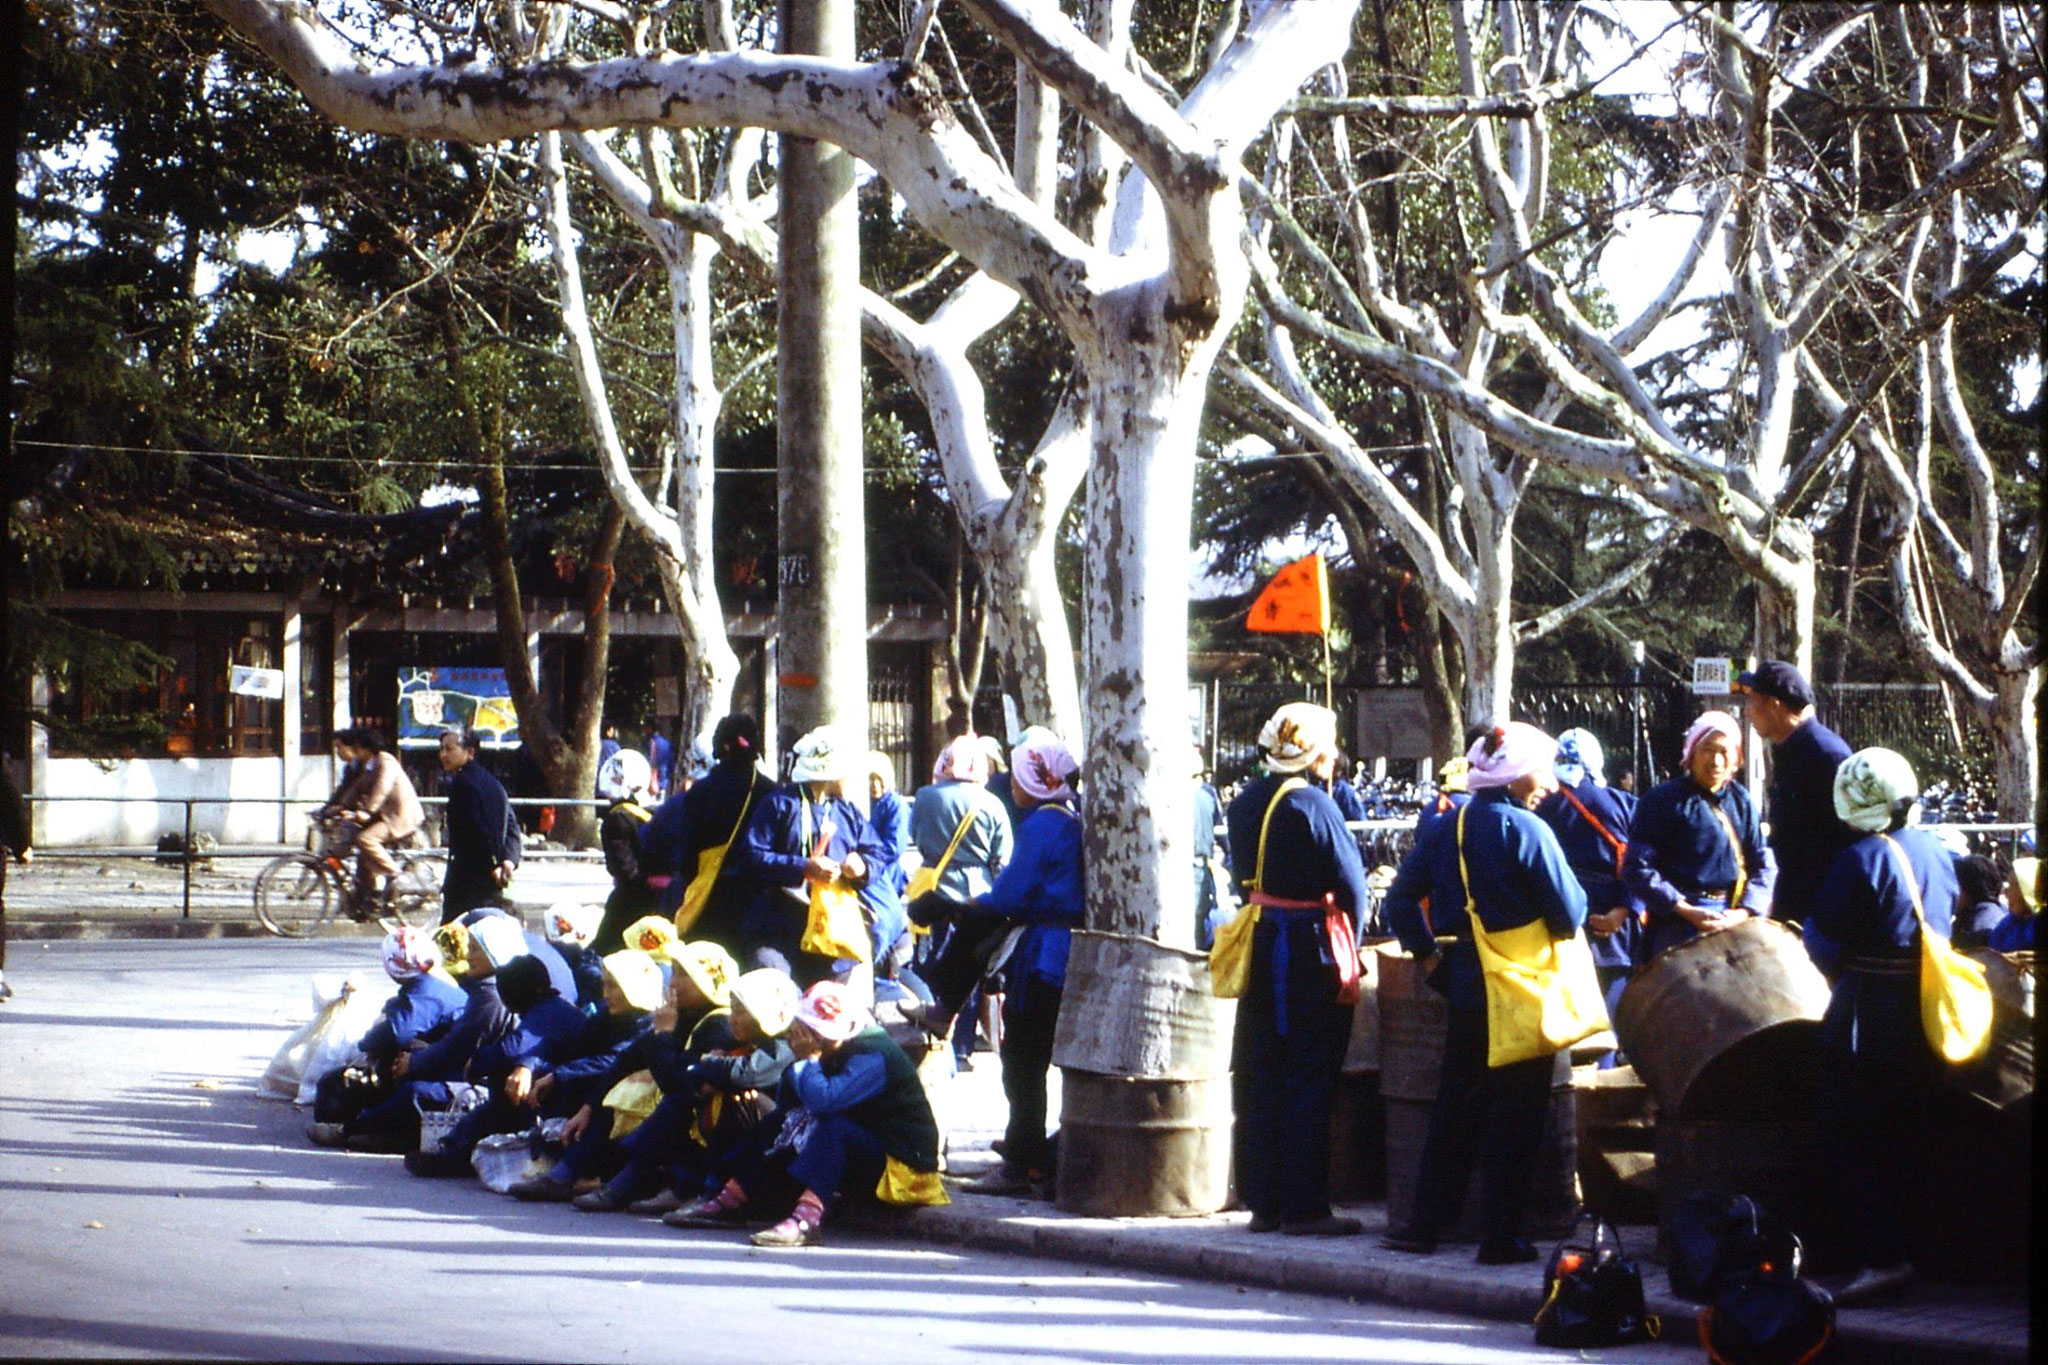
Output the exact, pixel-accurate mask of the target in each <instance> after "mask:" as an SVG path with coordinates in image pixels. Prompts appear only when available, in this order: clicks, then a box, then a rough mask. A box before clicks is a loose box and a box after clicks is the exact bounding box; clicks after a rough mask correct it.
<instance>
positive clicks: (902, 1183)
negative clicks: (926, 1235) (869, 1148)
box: [875, 1156, 953, 1208]
mask: <svg viewBox="0 0 2048 1365" xmlns="http://www.w3.org/2000/svg"><path fill="white" fill-rule="evenodd" d="M875 1198H877V1199H879V1200H881V1201H882V1202H883V1203H884V1204H894V1205H896V1206H897V1207H899V1208H919V1207H932V1208H943V1207H945V1206H946V1205H948V1204H950V1203H952V1202H953V1196H951V1195H949V1194H947V1193H946V1186H945V1183H944V1182H943V1181H941V1180H940V1179H939V1173H938V1172H937V1171H913V1170H911V1169H910V1167H908V1166H906V1165H904V1164H903V1163H902V1162H900V1161H898V1160H897V1159H896V1158H895V1157H893V1156H892V1157H890V1158H889V1159H888V1161H887V1162H885V1163H884V1164H883V1166H882V1178H881V1179H880V1180H878V1181H876V1182H875Z"/></svg>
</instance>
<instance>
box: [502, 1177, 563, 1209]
mask: <svg viewBox="0 0 2048 1365" xmlns="http://www.w3.org/2000/svg"><path fill="white" fill-rule="evenodd" d="M512 1197H513V1198H514V1199H518V1200H521V1201H523V1202H525V1203H528V1204H566V1203H568V1202H569V1201H570V1200H571V1199H574V1198H575V1197H576V1182H575V1181H573V1180H556V1179H555V1178H554V1177H553V1176H548V1175H537V1176H535V1177H534V1178H533V1179H531V1180H521V1181H519V1182H517V1183H516V1184H514V1185H513V1186H512Z"/></svg>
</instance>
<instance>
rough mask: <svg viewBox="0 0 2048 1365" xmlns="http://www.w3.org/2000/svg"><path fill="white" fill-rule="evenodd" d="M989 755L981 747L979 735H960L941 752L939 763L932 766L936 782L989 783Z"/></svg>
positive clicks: (933, 779)
mask: <svg viewBox="0 0 2048 1365" xmlns="http://www.w3.org/2000/svg"><path fill="white" fill-rule="evenodd" d="M988 773H989V768H988V753H987V751H985V750H984V749H983V748H982V747H981V737H980V736H979V735H973V734H966V735H960V736H958V737H957V738H955V739H954V740H953V742H952V743H950V744H948V745H947V746H946V747H945V748H943V749H941V750H939V758H938V761H937V762H936V763H934V764H932V781H934V782H973V783H976V784H981V783H986V782H987V781H988Z"/></svg>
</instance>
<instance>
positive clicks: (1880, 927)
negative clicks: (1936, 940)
mask: <svg viewBox="0 0 2048 1365" xmlns="http://www.w3.org/2000/svg"><path fill="white" fill-rule="evenodd" d="M1891 837H1892V838H1893V839H1895V840H1896V841H1897V842H1898V845H1899V847H1900V848H1901V849H1903V850H1904V851H1905V854H1906V862H1907V864H1908V866H1910V867H1911V868H1912V872H1913V882H1912V884H1911V886H1909V885H1908V883H1907V881H1906V879H1905V875H1904V874H1903V872H1902V871H1901V869H1900V867H1899V858H1898V854H1896V853H1894V852H1892V850H1891V849H1890V848H1889V847H1888V846H1887V845H1886V843H1885V840H1884V838H1883V837H1882V836H1880V835H1876V834H1867V835H1863V836H1862V837H1860V838H1858V839H1857V840H1856V842H1855V843H1852V844H1850V845H1849V846H1848V847H1847V848H1845V849H1843V850H1842V851H1841V852H1840V853H1838V854H1836V855H1835V861H1834V862H1833V863H1832V864H1831V865H1830V866H1829V868H1828V874H1827V876H1826V878H1825V879H1823V880H1822V882H1821V885H1820V890H1819V892H1818V893H1817V894H1816V895H1815V896H1814V899H1813V905H1812V910H1811V912H1810V913H1809V914H1808V916H1807V919H1806V924H1805V935H1806V951H1807V953H1808V955H1810V956H1811V957H1812V958H1813V961H1814V965H1815V966H1817V967H1819V968H1820V969H1821V970H1822V971H1823V972H1825V973H1827V974H1828V975H1829V976H1830V977H1831V978H1833V979H1834V983H1835V989H1834V994H1833V996H1832V997H1831V998H1830V999H1829V1001H1828V1010H1827V1014H1826V1015H1825V1016H1823V1018H1822V1021H1821V1041H1822V1044H1823V1046H1825V1047H1828V1048H1830V1049H1833V1050H1835V1051H1838V1052H1844V1053H1849V1054H1853V1055H1856V1056H1863V1057H1875V1058H1892V1059H1897V1060H1900V1061H1906V1060H1908V1059H1919V1058H1920V1057H1921V1056H1922V1055H1923V1050H1924V1055H1926V1056H1932V1049H1929V1048H1927V1044H1926V1039H1925V1035H1924V1034H1923V1033H1922V1031H1921V1027H1920V977H1919V970H1918V962H1919V950H1920V926H1919V923H1918V919H1917V917H1916V916H1915V914H1914V912H1913V890H1914V889H1917V890H1918V891H1919V894H1920V904H1921V907H1922V908H1923V909H1924V911H1925V912H1926V916H1927V926H1928V928H1930V929H1932V930H1933V931H1934V932H1935V933H1937V934H1941V935H1944V936H1946V935H1947V934H1948V932H1949V929H1950V927H1951V922H1952V920H1953V917H1954V913H1955V900H1956V874H1955V864H1954V863H1953V862H1952V861H1951V860H1950V858H1949V856H1948V850H1946V849H1944V848H1943V847H1942V846H1941V844H1940V843H1939V842H1938V841H1936V839H1935V837H1934V836H1933V835H1931V834H1929V833H1927V832H1926V831H1925V830H1920V829H1913V828H1907V829H1902V830H1900V831H1898V832H1897V833H1895V834H1893V835H1892V836H1891ZM1886 966H1889V967H1890V968H1891V970H1889V971H1886V970H1884V968H1885V967H1886ZM1872 967H1874V968H1876V970H1869V968H1872Z"/></svg>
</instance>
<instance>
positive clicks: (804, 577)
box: [777, 551, 811, 588]
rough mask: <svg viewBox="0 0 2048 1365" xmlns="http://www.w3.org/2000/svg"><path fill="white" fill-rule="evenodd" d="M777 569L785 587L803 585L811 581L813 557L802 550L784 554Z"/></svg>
mask: <svg viewBox="0 0 2048 1365" xmlns="http://www.w3.org/2000/svg"><path fill="white" fill-rule="evenodd" d="M777 571H778V574H779V578H780V582H781V584H782V586H783V587H785V588H788V587H802V586H804V585H806V584H808V583H809V582H810V581H811V557H810V556H809V555H807V554H804V553H803V552H801V551H798V552H797V553H795V554H786V555H783V556H782V557H781V558H780V559H779V560H778V561H777Z"/></svg>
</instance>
